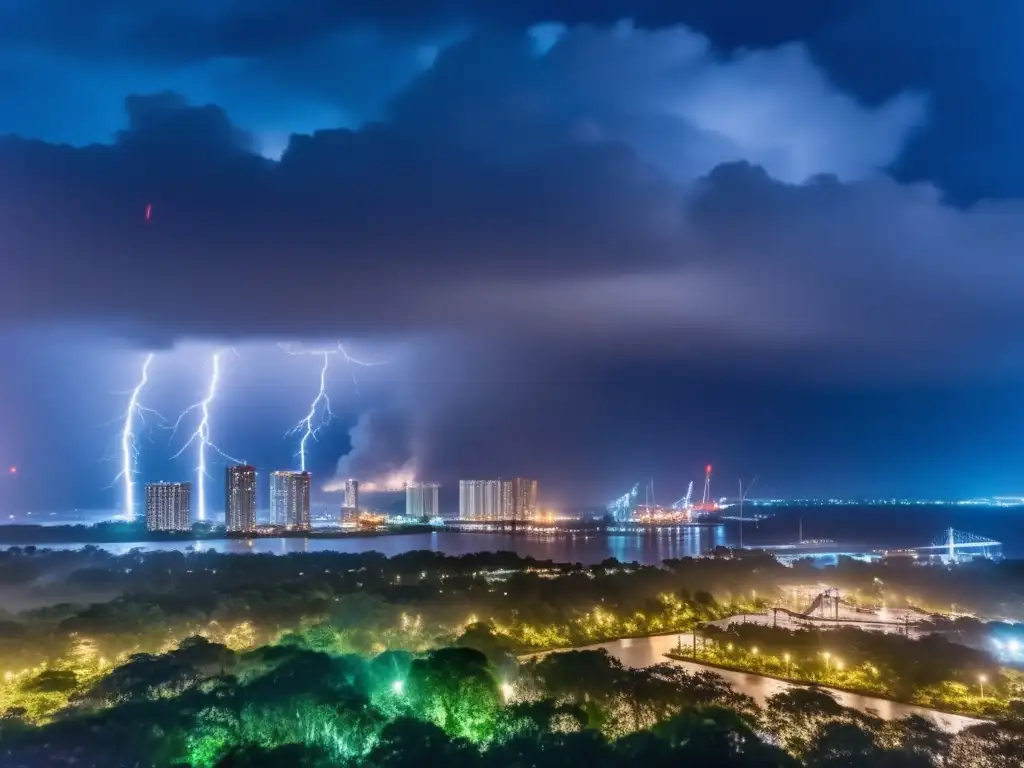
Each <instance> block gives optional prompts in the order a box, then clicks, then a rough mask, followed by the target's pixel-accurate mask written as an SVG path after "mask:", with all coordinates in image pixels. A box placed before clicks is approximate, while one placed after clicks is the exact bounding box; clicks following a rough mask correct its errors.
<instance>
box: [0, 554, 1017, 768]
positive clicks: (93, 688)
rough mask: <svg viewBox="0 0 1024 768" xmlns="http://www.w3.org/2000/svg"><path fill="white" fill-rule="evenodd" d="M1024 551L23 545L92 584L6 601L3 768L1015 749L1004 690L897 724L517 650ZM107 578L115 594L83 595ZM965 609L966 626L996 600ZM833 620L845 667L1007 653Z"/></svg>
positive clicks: (651, 628) (743, 759) (48, 569)
mask: <svg viewBox="0 0 1024 768" xmlns="http://www.w3.org/2000/svg"><path fill="white" fill-rule="evenodd" d="M1019 573H1020V571H1019V569H1018V568H1016V566H1013V565H1007V566H996V567H990V566H986V565H972V566H966V567H963V568H958V569H954V570H949V569H946V568H931V567H925V568H922V567H918V568H910V567H907V566H906V565H904V564H902V563H887V564H885V563H883V564H876V565H872V566H864V565H862V564H859V563H852V562H846V561H844V562H842V563H841V564H840V565H839V567H838V568H835V569H831V570H825V571H821V570H812V569H810V568H808V567H807V566H806V565H805V564H798V566H797V567H795V568H786V567H784V566H782V565H781V564H779V563H778V562H776V561H775V560H774V559H773V558H772V557H770V556H767V555H764V554H760V553H730V552H727V551H724V550H722V551H719V552H717V553H716V556H715V557H710V558H701V559H685V560H673V561H667V562H666V563H664V565H663V566H662V567H641V566H638V565H635V564H622V563H619V562H617V561H615V560H608V561H606V562H604V563H601V564H599V565H597V566H593V567H584V566H581V565H578V564H556V563H551V562H540V561H535V560H531V559H529V558H520V557H518V556H516V555H515V554H512V553H507V552H506V553H502V552H498V553H482V554H478V555H467V556H463V557H446V556H444V555H440V554H437V553H434V552H410V553H407V554H404V555H400V556H397V557H392V558H386V557H384V556H382V555H380V554H377V553H366V554H353V555H348V554H338V553H326V552H325V553H310V554H292V555H284V556H274V555H223V554H218V553H214V552H196V553H190V554H182V553H178V552H152V553H142V552H132V553H129V554H126V555H122V556H113V555H111V554H109V553H107V552H104V551H103V550H101V549H97V548H93V547H86V548H84V549H82V550H79V551H47V550H34V549H32V548H12V549H8V550H6V551H4V552H0V594H3V595H4V596H5V597H8V598H9V597H10V596H11V595H14V594H26V595H35V596H36V597H39V596H40V595H43V596H45V595H47V594H52V590H63V591H66V592H71V593H73V594H77V595H79V596H80V599H71V600H68V601H65V602H62V603H58V604H53V605H45V607H39V608H33V609H31V610H25V611H20V612H12V613H9V614H8V615H7V616H5V617H3V618H2V620H0V660H2V661H0V674H2V679H0V715H2V717H0V728H2V730H0V750H2V753H0V754H3V757H2V759H0V764H3V765H4V766H8V765H9V766H38V765H43V764H46V765H62V764H66V765H72V764H73V765H76V766H93V765H95V766H100V765H102V766H116V765H126V766H127V765H131V766H136V765H138V766H143V765H151V766H171V765H192V766H203V767H204V768H206V767H208V766H215V765H223V766H231V765H234V766H256V765H268V766H271V765H289V766H291V765H296V766H302V765H311V766H328V765H329V766H346V767H347V766H356V765H366V766H396V767H397V766H406V765H410V766H412V765H429V764H438V765H452V766H460V765H466V766H475V765H481V766H483V765H484V764H487V765H496V766H502V765H510V766H538V767H539V766H546V765H551V766H561V765H576V764H581V763H583V762H586V763H587V764H588V768H591V767H592V766H619V765H623V766H624V765H636V764H639V763H643V762H649V763H652V764H653V765H665V766H668V765H677V764H681V763H683V762H687V761H688V762H690V763H691V764H695V765H723V766H764V767H768V766H791V765H792V766H796V765H809V766H849V765H858V766H859V765H868V766H872V765H878V766H918V767H919V768H924V767H925V766H953V765H956V766H960V765H972V766H982V767H983V768H987V767H988V766H997V765H998V766H1003V765H1014V764H1018V763H1019V762H1020V760H1021V759H1022V758H1021V755H1022V750H1024V725H1022V720H1021V719H1020V718H1019V717H1018V712H1020V710H1021V706H1020V703H1019V702H1017V701H1014V700H1013V698H1012V695H1011V694H1010V693H1008V691H1007V690H1006V689H1005V686H1004V690H1001V691H999V692H998V693H999V695H1000V696H1001V698H1000V707H999V709H998V711H996V710H993V716H994V717H995V718H997V719H998V720H999V722H998V723H997V724H994V725H983V726H978V727H976V728H973V729H969V730H968V731H967V732H965V733H963V734H960V735H957V736H956V737H953V736H950V735H948V734H943V733H940V732H938V731H936V730H935V729H934V728H933V727H931V726H930V725H929V724H928V723H927V722H924V721H918V720H911V721H906V722H901V723H883V722H881V721H878V720H875V719H874V718H871V717H867V716H864V715H861V714H858V713H856V712H852V711H849V710H846V709H844V708H842V707H840V706H839V705H838V704H837V703H836V702H835V701H834V700H832V699H831V698H830V697H829V696H827V695H825V694H823V693H821V692H818V691H815V690H795V691H791V692H789V693H787V694H785V695H782V696H779V697H775V698H773V699H772V700H771V701H769V702H768V705H767V706H766V707H765V708H763V709H759V708H758V707H756V706H755V705H754V703H753V702H752V701H751V700H750V699H748V698H746V697H745V696H742V695H738V694H736V693H735V692H733V691H732V690H731V689H730V688H729V687H728V686H727V685H726V684H725V683H724V682H723V681H722V679H721V678H719V677H717V676H715V675H713V674H710V673H709V674H703V675H696V676H694V675H687V674H685V673H684V672H683V671H682V670H681V669H680V668H678V667H674V666H669V665H659V666H655V667H651V668H648V669H644V670H631V669H624V668H622V667H621V666H620V665H619V664H618V663H617V662H616V661H614V660H613V659H611V658H609V657H608V656H607V655H605V654H603V653H595V652H565V653H561V654H553V655H549V656H546V657H543V658H541V659H539V660H532V661H529V662H526V663H522V664H520V663H519V662H517V660H516V656H517V654H520V653H522V652H524V651H528V650H536V649H544V648H552V647H565V646H579V645H586V644H589V643H593V642H596V641H600V640H604V639H609V638H614V637H623V636H640V635H645V634H652V633H656V632H673V633H680V634H682V633H684V632H687V631H692V630H694V629H696V628H697V627H698V626H699V625H700V624H701V623H702V622H705V621H708V620H712V619H717V618H721V617H723V616H725V615H729V614H731V613H734V612H738V611H755V610H765V609H766V608H767V606H768V605H770V604H771V603H774V602H776V601H781V600H785V599H786V596H787V594H789V592H790V591H791V590H792V589H793V588H794V587H797V586H799V585H804V586H805V587H806V585H808V584H811V585H813V584H818V583H822V582H825V583H828V584H830V585H833V586H839V587H841V588H842V589H844V590H847V591H848V592H849V595H850V597H851V599H855V600H858V601H861V602H872V601H877V600H881V599H884V600H887V601H891V602H890V603H889V604H890V605H895V604H896V602H897V600H898V599H897V597H896V595H897V594H900V593H902V600H903V601H905V602H906V601H909V602H912V603H914V604H918V605H924V604H927V603H928V602H929V601H930V600H932V599H934V597H933V596H934V595H941V594H942V590H943V589H945V588H946V587H947V586H948V585H949V583H950V580H951V579H954V578H955V580H959V581H962V582H964V583H966V584H968V585H973V589H977V590H981V591H984V592H986V594H985V596H984V597H983V600H985V601H989V600H995V601H997V602H999V603H1000V604H1003V603H1006V602H1009V601H1010V600H1012V597H1011V596H1012V595H1013V594H1014V593H1015V591H1019V590H1020V583H1019V581H1017V580H1016V577H1017V576H1018V575H1019ZM96 594H105V595H107V597H105V598H103V599H101V600H90V599H89V596H90V595H96ZM961 605H962V606H963V608H964V609H971V605H970V604H969V603H967V602H966V601H965V602H963V603H961ZM979 606H981V602H979ZM978 610H980V607H979V609H978ZM968 623H970V622H968ZM955 624H956V626H955V627H953V630H954V631H955V632H960V633H965V634H970V632H974V631H975V630H976V627H974V624H977V622H974V623H973V624H971V625H970V627H968V628H967V629H965V628H964V620H963V619H961V620H958V621H957V622H955ZM705 631H706V632H710V633H711V634H713V633H714V630H707V629H706V630H705ZM729 632H731V633H732V635H731V636H730V639H729V640H728V641H727V642H731V643H733V644H734V645H735V646H737V647H736V652H737V653H738V652H739V646H741V645H742V646H743V647H744V649H746V652H750V650H751V646H752V645H753V643H755V642H756V643H759V644H761V645H763V646H764V647H763V648H760V649H758V652H757V653H758V656H759V657H767V656H768V652H769V651H770V650H771V651H781V650H782V648H781V646H782V645H783V644H784V643H788V644H793V648H792V649H791V650H790V652H791V653H793V654H794V656H796V654H797V653H798V647H799V652H800V653H803V652H804V651H806V653H807V654H808V655H809V658H810V657H811V656H813V655H814V653H815V652H819V648H817V647H816V646H815V643H818V644H820V643H821V642H822V639H821V638H817V639H811V638H810V636H808V638H807V639H806V643H804V641H803V640H801V639H800V638H799V637H797V636H796V635H790V636H787V637H785V638H782V637H781V636H775V635H772V634H771V633H772V632H773V630H771V629H770V628H763V627H762V628H753V627H739V628H733V629H732V630H729ZM849 633H852V634H849ZM818 634H822V633H818ZM848 634H849V637H847V635H848ZM755 635H756V637H755ZM862 636H863V637H862ZM832 637H834V638H836V639H835V647H834V649H833V653H834V654H836V656H838V655H839V654H843V655H844V656H845V657H848V658H846V659H844V660H845V661H846V663H847V664H849V665H850V666H851V667H852V666H854V664H855V663H857V664H859V667H860V668H868V667H870V666H877V667H878V669H879V671H880V672H882V671H883V670H884V671H885V673H887V674H888V673H889V672H890V671H891V672H892V673H893V674H894V675H897V674H898V675H902V676H903V677H901V678H900V679H904V678H906V679H907V680H914V681H916V682H917V683H928V682H931V681H933V680H939V679H940V678H941V682H939V683H938V684H939V685H944V684H946V683H948V682H949V681H950V680H953V681H954V682H955V680H956V679H957V678H956V675H957V674H959V673H960V672H961V671H963V670H964V669H966V668H968V667H969V668H970V672H969V673H970V674H976V673H977V672H978V670H979V669H985V670H992V671H990V672H988V673H987V674H990V675H992V679H991V680H990V682H989V685H990V687H992V688H995V687H996V685H997V682H996V679H995V676H996V675H997V672H998V670H997V669H994V668H993V667H992V666H991V665H992V663H993V662H992V661H991V660H990V659H988V658H987V657H985V656H984V655H982V654H978V653H977V652H976V651H972V650H970V649H968V648H965V647H962V646H955V647H954V646H953V645H952V644H950V643H947V642H946V641H945V640H941V639H932V640H927V639H926V640H925V641H910V640H906V639H903V638H897V639H896V640H893V639H886V638H879V637H874V636H872V637H866V633H862V632H859V631H854V630H849V631H848V633H844V632H839V633H835V634H834V635H832ZM854 638H856V639H854ZM722 639H723V640H724V638H722ZM712 642H714V640H712ZM773 643H774V644H775V645H777V646H778V648H776V647H775V645H773ZM801 643H803V644H804V645H806V648H803V645H800V644H801ZM928 643H932V644H933V645H928ZM935 649H942V653H941V654H940V653H938V652H935ZM950 649H952V650H950ZM730 652H732V651H730ZM858 654H860V655H858ZM901 654H902V656H901ZM923 654H929V655H930V658H928V659H927V660H926V661H925V662H924V663H921V664H919V663H917V662H916V661H915V662H914V664H913V665H911V666H908V664H909V661H910V660H913V659H914V657H915V656H920V655H923ZM901 658H902V661H901ZM831 663H833V664H834V663H835V660H834V659H833V661H832V662H831ZM985 665H988V666H985ZM901 666H902V667H907V669H905V670H903V669H900V668H901ZM834 668H835V667H833V669H834ZM915 675H916V677H914V676H915ZM996 693H997V692H996V691H990V692H989V693H988V694H987V697H988V698H991V697H993V696H994V695H996ZM1007 760H1010V761H1011V762H1006V761H1007ZM1013 760H1016V761H1017V763H1015V762H1012V761H1013Z"/></svg>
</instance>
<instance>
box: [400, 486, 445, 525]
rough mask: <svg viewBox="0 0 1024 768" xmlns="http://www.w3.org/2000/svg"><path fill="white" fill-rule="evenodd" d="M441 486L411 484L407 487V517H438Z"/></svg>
mask: <svg viewBox="0 0 1024 768" xmlns="http://www.w3.org/2000/svg"><path fill="white" fill-rule="evenodd" d="M440 491H441V486H439V485H438V484H437V483H409V484H408V485H406V486H405V515H406V517H416V518H420V517H426V518H431V517H438V516H439V515H440V514H441V507H440V504H439V496H440Z"/></svg>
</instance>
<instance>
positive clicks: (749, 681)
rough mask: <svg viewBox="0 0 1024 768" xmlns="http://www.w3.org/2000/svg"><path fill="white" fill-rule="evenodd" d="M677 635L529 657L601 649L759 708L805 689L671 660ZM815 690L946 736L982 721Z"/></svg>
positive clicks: (635, 665) (764, 677) (832, 690)
mask: <svg viewBox="0 0 1024 768" xmlns="http://www.w3.org/2000/svg"><path fill="white" fill-rule="evenodd" d="M677 642H678V641H677V633H673V634H670V635H656V636H650V637H646V638H631V639H624V640H617V641H613V642H607V643H596V644H594V645H587V646H578V647H574V648H560V649H557V650H552V651H542V652H539V653H538V654H530V656H536V655H545V654H547V653H559V652H564V651H596V650H603V651H605V652H607V653H608V654H610V655H611V656H613V657H614V658H616V659H618V661H619V662H620V663H622V664H623V665H624V666H627V667H633V668H637V669H639V668H642V667H649V666H653V665H655V664H661V663H666V662H667V663H670V664H676V665H679V666H681V667H683V668H684V669H686V670H687V671H689V672H691V673H700V672H714V673H715V674H717V675H719V676H721V677H722V678H723V679H725V681H726V682H727V683H729V685H730V686H731V687H732V688H733V690H735V691H737V692H738V693H743V694H746V695H747V696H750V697H751V698H752V699H754V701H755V702H756V703H757V704H758V705H759V706H762V707H763V706H765V704H766V703H767V701H768V699H769V698H771V697H772V696H774V695H775V694H777V693H783V692H785V691H787V690H790V689H792V688H794V687H806V686H807V684H806V683H801V682H798V681H790V680H786V679H784V678H776V677H772V676H770V675H761V674H757V673H752V672H747V671H745V670H737V669H730V668H726V667H717V666H712V665H708V664H704V663H703V662H693V661H690V660H684V659H682V658H671V656H670V653H671V651H673V650H674V649H675V648H676V647H677V645H676V643H677ZM817 688H818V689H819V690H822V691H825V692H827V693H830V694H832V695H834V696H835V697H836V699H837V700H838V701H839V703H840V704H841V705H843V706H844V707H849V708H850V709H855V710H857V711H859V712H864V713H867V714H871V715H873V716H875V717H880V718H882V719H883V720H899V719H901V718H904V717H908V716H911V715H918V716H921V717H924V718H926V719H928V720H930V721H932V722H933V723H935V724H936V725H937V726H938V727H940V728H942V729H943V730H945V731H947V732H949V733H957V732H958V731H960V730H963V729H964V728H968V727H970V726H972V725H978V724H980V723H983V722H986V721H985V720H983V719H980V718H978V717H973V716H969V715H961V714H956V713H950V712H944V711H942V710H939V709H935V708H933V707H925V706H922V705H920V704H907V703H905V702H900V701H894V700H892V699H888V698H882V697H877V696H867V695H864V694H862V693H859V692H853V691H847V690H842V689H838V688H832V687H826V686H817Z"/></svg>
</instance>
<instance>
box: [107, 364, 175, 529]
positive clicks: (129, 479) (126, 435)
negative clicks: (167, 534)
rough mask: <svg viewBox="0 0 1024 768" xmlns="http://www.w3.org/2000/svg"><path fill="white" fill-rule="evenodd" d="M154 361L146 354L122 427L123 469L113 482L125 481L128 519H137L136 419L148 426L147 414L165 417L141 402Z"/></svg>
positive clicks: (125, 510) (161, 419) (137, 446)
mask: <svg viewBox="0 0 1024 768" xmlns="http://www.w3.org/2000/svg"><path fill="white" fill-rule="evenodd" d="M152 363H153V354H152V353H150V354H148V355H146V359H145V361H144V362H143V363H142V374H141V375H140V376H139V381H138V383H137V384H136V385H135V388H134V389H133V390H131V393H130V395H131V396H130V398H129V400H128V408H127V410H125V412H124V424H123V426H122V428H121V471H120V472H118V473H117V475H116V476H115V477H114V481H113V483H111V485H114V484H116V483H117V482H119V481H120V482H121V483H123V485H122V487H123V488H124V516H125V519H126V520H134V519H135V475H136V474H137V473H138V463H139V445H138V434H137V432H136V420H138V423H139V425H141V426H143V427H144V426H146V414H150V415H153V416H156V417H157V418H158V419H160V421H163V420H164V419H163V417H162V416H161V415H160V414H159V413H157V412H156V411H154V410H153V409H152V408H146V407H145V406H144V405H142V403H141V401H140V400H141V395H142V391H143V390H144V389H145V388H146V385H147V384H148V383H149V367H150V365H151V364H152Z"/></svg>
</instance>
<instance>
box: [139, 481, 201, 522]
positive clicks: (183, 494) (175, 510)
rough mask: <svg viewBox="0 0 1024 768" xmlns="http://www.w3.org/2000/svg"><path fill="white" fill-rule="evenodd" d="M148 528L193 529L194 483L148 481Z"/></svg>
mask: <svg viewBox="0 0 1024 768" xmlns="http://www.w3.org/2000/svg"><path fill="white" fill-rule="evenodd" d="M146 529H147V530H150V531H188V530H191V529H192V483H146Z"/></svg>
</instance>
